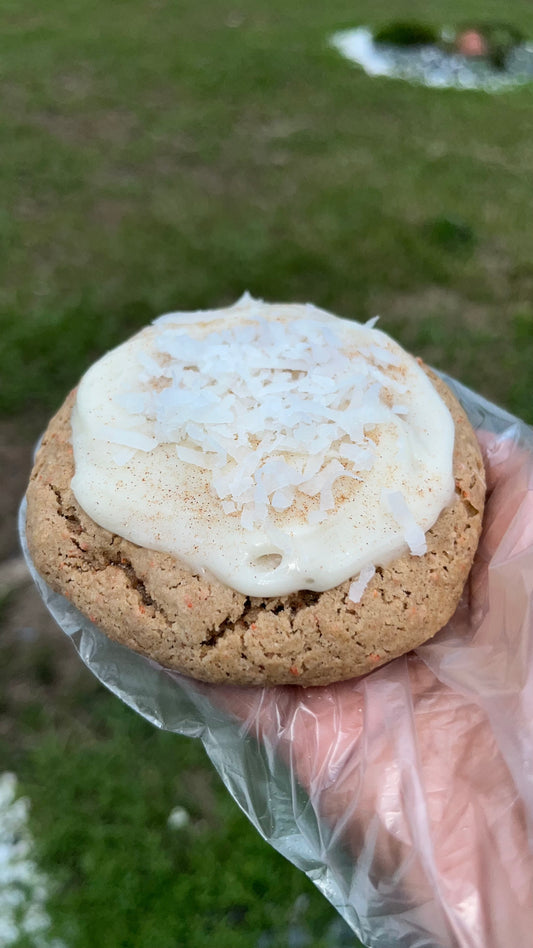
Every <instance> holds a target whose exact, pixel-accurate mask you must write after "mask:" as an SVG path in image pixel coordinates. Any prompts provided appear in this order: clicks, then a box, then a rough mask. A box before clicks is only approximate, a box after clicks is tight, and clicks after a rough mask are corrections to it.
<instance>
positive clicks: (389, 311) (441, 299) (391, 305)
mask: <svg viewBox="0 0 533 948" xmlns="http://www.w3.org/2000/svg"><path fill="white" fill-rule="evenodd" d="M369 308H370V310H371V311H372V312H373V313H374V312H375V313H376V314H378V315H381V316H382V317H383V321H384V326H383V328H384V331H385V332H386V331H387V329H386V326H385V323H389V321H390V322H391V323H393V322H396V321H398V320H399V321H402V320H409V322H410V323H412V324H413V325H414V326H416V325H417V323H420V321H421V320H425V319H427V318H428V317H431V316H433V317H438V318H440V319H443V320H444V321H445V322H446V323H447V324H451V325H453V324H455V323H462V324H464V325H466V326H468V327H470V328H472V329H485V328H487V326H488V325H489V313H488V308H487V306H486V305H481V304H480V303H474V302H472V301H471V300H465V299H464V297H463V296H461V294H460V293H457V292H456V291H455V290H451V289H448V288H447V287H442V286H427V287H423V288H422V289H420V290H417V291H416V292H414V293H404V294H401V293H398V292H395V293H394V294H393V295H389V294H388V293H387V292H386V291H385V292H383V293H379V294H376V295H375V296H373V297H372V298H371V300H370V307H369Z"/></svg>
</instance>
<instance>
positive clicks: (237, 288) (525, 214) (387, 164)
mask: <svg viewBox="0 0 533 948" xmlns="http://www.w3.org/2000/svg"><path fill="white" fill-rule="evenodd" d="M482 8H483V15H484V16H490V15H491V14H493V15H495V16H496V15H497V12H498V5H497V4H496V3H494V2H493V3H492V4H489V5H488V6H487V5H486V4H483V5H482V4H480V3H477V2H470V3H468V4H467V9H465V7H464V4H463V3H459V2H451V0H448V2H443V3H440V4H439V5H438V11H437V8H435V9H434V10H433V11H432V17H433V19H439V20H442V22H453V21H454V20H457V19H461V18H464V16H465V15H466V14H468V15H469V16H477V15H478V14H479V13H480V12H481V10H482ZM402 10H403V5H402V4H401V3H400V2H399V0H389V2H388V3H387V10H386V14H385V10H381V11H380V19H381V20H382V21H384V20H385V19H393V18H395V17H397V16H399V15H401V13H402ZM418 12H423V6H422V4H418V5H417V7H416V8H413V10H412V14H413V15H415V14H416V13H418ZM511 14H512V18H513V19H514V20H515V21H516V22H517V24H518V25H519V26H520V27H521V28H523V29H524V30H526V31H527V30H528V29H529V31H530V32H531V33H533V14H532V13H531V9H530V6H529V5H528V4H527V3H526V2H525V0H524V2H518V0H515V3H514V4H513V10H512V11H511V10H509V15H510V16H511ZM4 21H5V30H6V39H5V49H4V51H3V64H2V69H3V72H4V78H7V87H6V93H5V97H4V121H3V130H2V133H1V134H2V138H3V141H2V155H3V162H2V166H3V167H2V185H3V187H4V193H5V198H6V200H5V201H4V202H3V206H4V208H5V210H4V215H3V217H2V220H1V222H0V223H1V227H0V230H1V233H2V237H3V241H4V245H5V252H4V253H3V254H2V258H1V260H2V270H3V272H2V278H1V280H0V286H1V291H0V328H1V335H0V338H1V340H2V342H1V346H2V363H3V365H4V366H5V370H4V373H3V378H2V385H1V390H0V408H1V409H2V410H4V411H5V412H10V413H18V412H20V411H34V412H35V411H39V410H40V409H42V411H43V413H44V412H45V411H48V410H50V409H51V408H52V407H54V406H55V405H56V404H57V403H58V402H59V401H60V400H61V399H62V397H63V394H64V392H65V390H66V388H68V387H69V386H70V385H72V384H74V383H75V381H76V380H77V378H78V376H79V374H80V372H81V371H82V370H83V369H84V368H85V367H86V366H87V364H89V362H90V361H92V360H93V359H94V357H95V356H96V355H97V354H98V353H100V352H102V351H104V350H105V349H106V348H108V347H109V346H110V345H112V344H114V343H115V342H118V341H120V340H121V339H123V338H124V336H125V335H127V334H129V333H130V332H131V331H132V330H134V329H135V328H137V327H138V326H139V325H141V324H143V323H144V322H146V321H147V320H148V319H150V317H151V316H153V315H155V314H157V313H159V312H161V311H164V310H167V309H170V308H188V307H197V306H213V305H219V304H222V303H226V302H228V301H230V300H233V299H235V298H236V297H237V296H238V295H240V293H241V292H242V291H243V289H245V288H247V289H249V290H250V291H251V292H253V293H255V294H257V295H259V296H263V297H265V298H267V299H276V298H277V299H310V300H312V301H314V302H316V303H318V304H320V305H323V306H326V307H329V308H331V309H332V310H333V311H336V312H339V313H340V314H343V315H347V316H354V317H356V318H362V319H364V318H367V317H369V316H372V315H374V314H375V313H376V312H379V313H380V314H381V315H382V323H383V326H384V327H385V328H386V329H388V330H389V331H390V332H391V333H392V334H394V335H396V336H398V337H399V338H400V340H401V341H405V342H406V343H408V344H410V345H412V346H416V347H417V349H418V351H419V352H420V354H421V355H423V356H425V355H427V354H428V353H429V354H430V355H431V357H432V358H434V359H436V360H437V361H438V364H439V367H440V368H442V369H445V370H448V371H450V372H452V373H455V374H456V375H458V376H459V377H460V378H461V379H462V381H464V382H466V383H467V384H471V385H472V386H474V387H476V388H478V389H480V390H482V391H483V392H484V393H485V394H487V395H488V396H489V397H492V398H494V399H495V400H497V401H499V402H502V403H503V404H505V405H506V407H508V408H510V409H511V410H513V411H516V412H518V413H520V414H521V415H524V416H526V417H528V418H529V419H531V418H532V417H533V416H532V414H531V404H530V399H529V398H527V392H526V398H524V397H523V394H521V391H522V389H521V386H520V385H513V387H511V389H509V377H510V375H511V377H513V378H516V375H517V373H518V374H522V375H525V374H527V372H528V365H529V357H530V349H531V345H532V342H531V337H530V336H528V337H527V345H526V346H525V347H524V346H523V345H522V344H521V343H519V342H517V339H516V334H515V325H514V324H515V320H516V319H517V318H518V319H519V320H520V319H521V314H522V312H523V309H524V306H525V305H526V304H527V302H528V300H529V299H530V298H531V288H532V284H533V267H532V264H531V259H532V252H531V250H532V248H531V240H532V238H531V229H530V227H529V198H530V183H529V168H530V167H531V163H532V160H533V144H532V139H531V135H530V116H529V113H530V95H531V92H530V89H528V88H526V89H524V90H515V91H513V92H509V93H505V94H503V95H499V96H492V97H491V96H488V95H486V94H482V93H455V92H449V91H443V92H437V91H435V90H427V89H423V88H414V87H411V86H408V85H407V84H402V83H398V82H393V81H390V80H381V79H376V80H374V81H369V80H368V78H367V77H365V76H364V75H363V74H362V73H361V72H360V71H358V70H356V69H354V68H352V67H350V66H349V65H348V64H347V63H345V62H344V61H342V59H341V58H340V56H338V54H337V53H336V52H335V51H334V50H332V49H330V48H328V46H327V42H326V40H327V36H328V34H330V33H331V32H333V31H334V30H335V29H338V28H342V27H345V26H348V25H350V24H353V23H354V22H355V21H359V22H375V21H376V14H375V12H374V7H373V5H371V4H370V3H368V2H359V3H358V4H357V5H356V8H355V9H354V7H353V4H351V3H350V4H349V3H347V2H345V0H336V2H335V3H333V4H332V5H328V8H327V10H326V9H323V8H322V5H321V4H319V3H318V2H314V3H311V4H309V3H305V4H304V3H302V2H301V0H293V2H292V3H291V4H289V5H287V4H283V3H281V0H275V2H272V3H269V4H265V3H259V4H257V3H252V2H251V0H238V2H229V0H209V2H208V4H207V5H205V4H204V5H202V6H201V8H199V9H196V8H195V5H193V4H185V5H184V9H180V11H179V15H178V13H177V11H176V9H175V8H174V5H172V4H169V3H165V2H163V0H160V2H156V0H154V2H152V3H151V4H150V5H149V6H148V7H147V8H146V7H145V5H143V4H140V3H138V2H128V3H127V4H126V3H121V2H116V3H113V4H111V5H109V4H104V3H103V2H101V0H100V2H97V3H96V5H95V4H94V3H92V2H91V3H90V4H89V3H88V2H83V0H67V2H65V3H64V4H62V5H61V8H60V9H59V8H58V6H57V4H55V3H52V4H51V5H48V6H47V7H46V8H45V9H42V10H40V11H38V12H37V13H36V12H35V9H34V5H33V4H31V3H30V2H29V0H22V2H21V3H17V4H8V5H7V8H5V10H4ZM22 37H23V40H22ZM29 61H31V64H32V68H31V70H28V68H27V63H28V62H29ZM450 222H451V226H450ZM443 316H445V319H446V326H445V329H444V334H445V336H446V339H445V340H443V339H442V334H443V333H442V322H443ZM457 335H460V336H461V344H460V345H458V344H456V342H455V338H456V336H457ZM464 343H466V344H464Z"/></svg>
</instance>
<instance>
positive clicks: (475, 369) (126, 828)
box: [0, 0, 533, 948]
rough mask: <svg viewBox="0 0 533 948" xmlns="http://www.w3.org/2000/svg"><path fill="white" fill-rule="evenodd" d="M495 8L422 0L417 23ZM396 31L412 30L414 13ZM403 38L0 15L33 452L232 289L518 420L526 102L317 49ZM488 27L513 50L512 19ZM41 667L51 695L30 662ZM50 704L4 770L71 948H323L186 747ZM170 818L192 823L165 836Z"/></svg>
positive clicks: (286, 11)
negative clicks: (297, 944)
mask: <svg viewBox="0 0 533 948" xmlns="http://www.w3.org/2000/svg"><path fill="white" fill-rule="evenodd" d="M500 8H501V4H500V3H499V2H496V0H483V2H481V0H466V3H465V2H464V0H461V2H459V0H441V2H439V3H437V4H433V6H432V10H431V21H432V22H436V23H453V22H456V21H463V20H464V19H465V18H469V19H477V18H483V19H488V18H490V17H494V18H495V19H497V18H498V16H499V13H500ZM409 15H410V16H411V17H414V18H419V19H423V20H426V19H428V17H427V9H426V5H425V4H423V3H422V0H415V2H414V3H411V5H410V7H409ZM404 16H405V4H404V3H403V2H400V0H387V2H386V3H385V4H384V5H381V6H380V8H379V11H376V6H375V4H374V3H370V0H357V2H356V3H355V4H354V3H353V2H348V0H332V2H331V3H329V4H327V5H326V4H324V3H322V2H319V0H305V2H304V0H291V2H290V3H287V2H286V0H283V2H282V0H269V2H268V3H266V2H263V0H205V2H204V3H202V4H193V3H192V2H188V3H183V4H180V5H179V6H177V5H176V4H173V3H171V2H169V0H150V2H147V3H146V2H145V3H141V2H140V0H128V2H126V0H114V2H113V3H109V2H104V0H91V2H89V0H63V2H62V3H61V4H60V3H59V2H58V0H50V2H49V3H48V4H46V5H44V6H43V5H41V6H40V7H39V8H37V7H36V6H35V4H34V3H33V2H31V0H17V2H15V0H5V2H4V3H3V5H2V14H1V17H2V33H3V49H2V62H1V64H0V74H1V77H2V85H3V102H2V112H3V114H2V123H1V124H0V146H1V149H2V163H1V168H0V189H1V192H2V200H1V201H0V208H1V210H0V247H1V248H2V253H1V254H0V360H1V364H2V375H1V379H0V412H1V413H2V414H3V415H4V416H6V417H12V418H14V419H16V422H17V424H20V425H21V426H22V427H24V428H25V429H27V430H28V431H29V432H30V433H32V434H36V433H37V431H38V430H39V428H40V426H41V425H42V423H43V421H44V419H45V418H46V416H47V415H48V414H49V412H50V411H51V410H52V409H53V408H54V407H55V406H57V405H58V404H59V403H60V402H61V400H62V399H63V397H64V395H65V393H66V391H67V390H68V389H69V387H71V386H72V385H74V384H75V382H76V381H77V379H78V377H79V375H80V373H81V372H82V371H83V370H84V369H85V367H86V366H87V365H89V364H90V362H92V361H93V360H94V359H95V358H96V357H97V356H98V355H99V354H100V353H102V352H103V351H105V350H106V349H108V348H109V347H110V346H113V345H114V344H116V343H118V342H120V341H121V340H122V339H124V338H125V337H126V336H127V335H129V334H130V333H132V332H133V331H134V330H135V329H136V328H138V327H139V326H141V325H142V324H144V323H146V322H147V321H148V320H149V319H150V318H151V317H153V316H155V315H157V314H158V313H160V312H163V311H165V310H169V309H176V308H179V309H187V308H195V307H210V306H217V305H222V304H224V303H227V302H229V301H232V300H234V299H235V298H236V297H237V296H239V295H240V294H241V293H242V291H243V290H244V289H248V290H250V291H251V292H252V293H253V294H255V295H257V296H261V297H264V298H266V299H269V300H274V299H278V300H281V299H286V300H311V301H312V302H314V303H316V304H318V305H321V306H324V307H326V308H330V309H331V310H333V311H334V312H337V313H339V314H341V315H345V316H350V317H355V318H358V319H366V318H368V317H370V316H373V315H375V314H376V313H379V314H380V315H381V325H382V327H383V328H384V329H385V330H386V331H389V332H390V333H391V334H392V335H394V336H396V337H397V338H398V339H399V340H400V341H401V342H402V343H403V344H404V345H405V346H407V347H408V348H410V349H412V350H413V351H415V352H417V353H418V354H420V355H422V356H423V357H424V358H425V359H427V360H428V361H429V362H430V363H432V364H434V365H435V366H437V367H438V368H440V369H443V370H445V371H448V372H450V373H451V374H453V375H455V376H456V377H458V378H459V379H460V380H461V381H463V382H465V383H466V384H468V385H470V386H472V387H473V388H475V389H477V390H479V391H481V392H482V393H483V394H485V395H486V396H488V397H489V398H491V399H493V400H494V401H497V402H499V403H501V404H502V405H504V406H505V407H507V408H508V409H510V410H511V411H514V412H515V413H517V414H519V415H520V416H522V417H524V418H525V419H526V420H529V421H530V422H531V421H533V402H532V399H531V368H530V367H531V364H532V358H533V304H532V302H531V300H532V299H533V263H532V261H533V246H532V244H533V231H532V229H531V226H530V205H531V201H530V198H531V180H530V179H531V175H530V169H531V167H532V164H533V138H532V135H531V88H524V89H522V90H514V91H512V92H508V93H505V94H500V95H498V96H493V97H491V96H488V95H486V94H483V93H473V92H464V93H457V92H453V91H442V92H439V91H436V90H427V89H424V88H415V87H411V86H409V85H407V84H403V83H399V82H394V81H390V80H386V79H374V80H369V79H368V78H367V77H366V76H365V75H364V74H363V73H362V72H360V71H358V70H356V69H354V68H352V67H351V66H349V65H348V64H347V63H346V62H344V61H342V59H341V58H340V57H339V56H338V54H337V53H336V52H335V51H334V50H333V49H331V48H330V47H328V44H327V37H328V35H330V34H331V33H333V32H334V31H335V30H338V29H342V28H346V27H350V26H353V25H357V24H358V23H372V24H376V25H379V24H380V23H384V22H386V21H387V20H394V19H400V18H403V17H404ZM506 17H507V18H508V19H510V20H511V19H512V20H513V21H514V22H515V23H516V25H517V26H518V27H519V28H521V29H522V30H524V32H525V33H527V34H528V35H529V36H532V35H533V11H532V9H531V5H530V3H528V2H527V0H513V2H512V3H511V4H510V5H508V7H507V9H506ZM10 661H11V659H9V660H8V658H6V662H5V663H4V672H3V675H4V678H5V681H6V682H7V681H8V676H9V673H10V669H11V668H12V662H11V664H10ZM39 667H40V668H41V672H40V673H39V674H41V675H42V676H44V677H45V678H46V675H52V677H53V673H54V668H53V660H51V659H50V657H48V658H46V656H44V657H41V659H40V664H39ZM21 674H22V675H24V674H25V675H26V677H28V676H30V678H31V675H32V674H34V672H30V671H28V670H26V671H25V672H24V671H21ZM41 684H42V685H43V687H44V686H45V684H46V682H41ZM52 690H53V689H52ZM53 694H54V697H53V701H54V703H55V706H56V715H55V716H52V717H51V716H50V713H49V709H48V710H46V711H45V710H43V707H42V706H39V704H38V703H36V702H33V703H32V701H28V702H27V703H26V704H25V705H24V706H20V707H19V706H17V707H18V711H17V713H18V714H19V718H18V720H17V724H16V727H14V729H13V730H9V732H8V737H7V738H6V741H5V746H6V762H7V761H8V759H9V760H10V761H11V763H9V764H6V765H9V766H14V767H15V768H16V770H17V773H19V775H20V777H21V779H22V781H23V785H24V789H25V790H27V791H28V792H29V793H30V796H31V797H32V800H33V819H34V825H35V831H36V835H37V837H38V845H39V846H40V858H41V859H42V861H43V864H44V865H46V867H47V868H48V869H49V870H50V871H51V873H52V875H53V876H54V877H55V878H57V879H58V880H59V890H58V895H57V899H56V901H55V902H54V901H53V903H52V914H53V918H54V925H55V926H56V928H57V932H58V933H60V934H61V936H62V937H64V938H65V940H66V941H67V943H68V945H69V948H83V946H85V945H89V944H91V945H93V944H100V943H102V944H103V943H104V940H105V941H106V943H107V944H113V945H123V946H137V945H138V946H141V945H142V946H143V948H145V946H148V945H149V946H152V945H154V946H155V948H167V946H168V948H170V945H172V946H175V945H179V946H183V948H189V946H190V948H195V946H196V945H198V946H200V945H216V946H217V948H224V945H226V944H227V945H228V946H229V945H231V946H235V948H238V946H239V945H241V944H242V945H243V946H244V945H246V946H249V945H258V948H269V946H270V948H277V946H278V945H280V946H281V945H286V944H287V937H288V936H287V931H288V930H289V929H288V926H289V928H290V926H291V925H293V927H294V926H296V928H297V927H298V926H300V928H303V929H305V930H306V931H307V932H308V933H313V935H312V937H313V939H314V940H313V945H314V946H316V948H318V946H321V945H322V944H323V943H324V944H325V943H326V941H327V937H328V936H327V934H326V932H327V930H328V926H329V925H330V924H332V921H331V920H332V914H331V910H330V909H329V906H328V905H327V904H326V903H325V902H324V901H323V900H322V898H321V897H320V896H319V895H318V894H317V893H316V892H315V890H314V889H313V888H312V887H311V885H310V884H309V883H308V882H307V880H306V879H305V878H303V877H302V876H301V875H300V874H299V873H297V872H296V870H293V869H292V868H291V867H290V866H288V865H287V864H285V863H284V862H283V860H281V859H280V858H279V857H278V856H276V854H275V853H273V852H271V851H270V850H269V849H268V847H267V846H265V845H264V844H263V843H262V842H261V841H260V840H259V839H258V838H257V837H256V836H255V834H254V832H253V831H252V830H251V829H250V828H249V827H248V826H247V824H246V823H245V821H244V818H243V817H242V816H241V815H240V814H239V813H238V812H237V811H236V809H235V807H234V806H233V805H232V804H231V803H230V802H229V801H228V800H227V799H226V797H225V796H224V792H223V791H222V790H221V789H220V788H219V787H218V784H217V783H216V780H214V778H213V776H212V774H211V771H210V770H209V768H207V767H206V766H205V763H204V759H203V753H202V751H201V749H200V748H199V747H198V746H197V745H195V744H191V743H189V742H187V741H185V740H184V739H179V738H172V737H169V736H168V735H163V734H159V733H158V732H155V731H154V730H152V729H150V728H148V726H147V725H145V724H144V723H143V722H141V721H137V720H136V719H134V718H132V715H131V712H129V711H127V710H126V709H123V708H121V707H120V706H119V705H118V703H117V702H115V701H113V700H112V699H110V698H109V697H108V696H107V695H104V694H103V693H100V692H99V691H98V692H97V693H96V694H97V697H94V696H93V697H92V698H91V700H90V701H89V699H87V706H84V707H83V708H80V707H79V706H78V705H77V704H76V699H75V697H74V696H73V697H72V701H73V702H74V706H73V707H72V708H70V707H69V706H67V705H65V704H63V703H62V702H61V700H60V698H59V695H58V694H57V693H55V692H53ZM59 709H61V713H60V712H59ZM5 713H6V714H13V713H15V712H14V711H13V708H11V710H10V709H9V708H8V710H7V711H6V712H5ZM58 714H59V717H58ZM61 715H64V717H62V716H61ZM78 715H80V720H81V723H80V721H78V720H77V716H78ZM139 760H142V762H143V766H142V767H139V766H138V763H139ZM195 774H201V775H202V777H201V780H202V781H205V787H206V788H207V789H206V791H205V792H206V794H207V796H206V798H205V800H204V804H202V803H201V801H200V802H198V800H197V799H196V791H195V790H194V789H193V790H191V789H190V788H191V787H193V788H194V787H197V784H195V782H194V781H197V780H198V779H199V778H197V776H194V775H195ZM191 775H192V776H191ZM206 801H207V802H206ZM176 805H180V806H184V807H185V809H187V810H188V811H189V812H190V813H191V822H190V824H188V826H187V827H186V828H184V829H183V830H182V831H179V832H178V833H175V834H174V835H172V834H171V833H170V831H169V830H168V829H167V827H166V817H167V815H168V813H169V812H170V810H171V809H172V807H173V806H176ZM202 807H203V809H202ZM54 898H55V897H54ZM298 899H300V902H299V903H298ZM302 899H303V901H302ZM306 900H308V901H307V902H306ZM295 904H299V905H300V906H302V905H304V904H305V905H306V906H307V908H306V910H305V912H303V914H302V911H303V910H301V909H300V910H299V911H300V915H299V916H298V918H297V919H296V921H295V920H294V919H295V912H296V910H295V909H294V906H295ZM291 913H292V914H291ZM296 915H298V912H296ZM291 930H292V929H291ZM103 932H108V933H109V936H107V935H106V936H105V937H104V935H103V934H102V933H103ZM111 936H112V937H111ZM294 937H295V938H296V937H297V936H296V935H295V936H294ZM332 937H333V936H331V938H330V944H331V943H332ZM339 937H340V936H339ZM261 939H262V940H261ZM284 939H285V940H284Z"/></svg>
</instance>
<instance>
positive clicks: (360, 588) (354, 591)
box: [348, 563, 376, 604]
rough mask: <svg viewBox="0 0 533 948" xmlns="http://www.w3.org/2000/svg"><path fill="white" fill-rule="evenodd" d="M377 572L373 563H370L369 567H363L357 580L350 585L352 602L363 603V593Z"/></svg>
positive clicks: (349, 593) (349, 592) (349, 597)
mask: <svg viewBox="0 0 533 948" xmlns="http://www.w3.org/2000/svg"><path fill="white" fill-rule="evenodd" d="M375 572H376V567H375V566H374V565H373V564H372V563H368V565H367V566H363V568H362V570H361V572H360V573H359V576H358V577H357V579H354V581H353V582H352V583H350V588H349V590H348V599H349V600H350V601H351V602H355V603H356V604H357V603H358V602H361V599H362V597H363V593H364V591H365V589H366V587H367V586H368V584H369V582H370V580H371V579H372V577H373V576H374V575H375Z"/></svg>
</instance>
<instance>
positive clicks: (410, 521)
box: [382, 490, 427, 556]
mask: <svg viewBox="0 0 533 948" xmlns="http://www.w3.org/2000/svg"><path fill="white" fill-rule="evenodd" d="M383 501H384V502H385V505H386V506H387V507H388V509H389V511H390V513H391V514H392V516H393V517H394V519H395V521H396V523H397V524H398V526H399V527H401V529H402V530H403V536H404V539H405V542H406V543H407V546H408V547H409V550H410V551H411V553H412V554H413V556H423V555H424V553H427V543H426V536H425V533H424V531H423V530H422V527H420V526H419V525H418V524H417V522H416V520H415V518H414V517H413V515H412V513H411V511H410V510H409V507H408V506H407V503H406V501H405V497H404V495H403V494H402V492H401V491H399V490H384V491H383V492H382V502H383Z"/></svg>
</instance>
